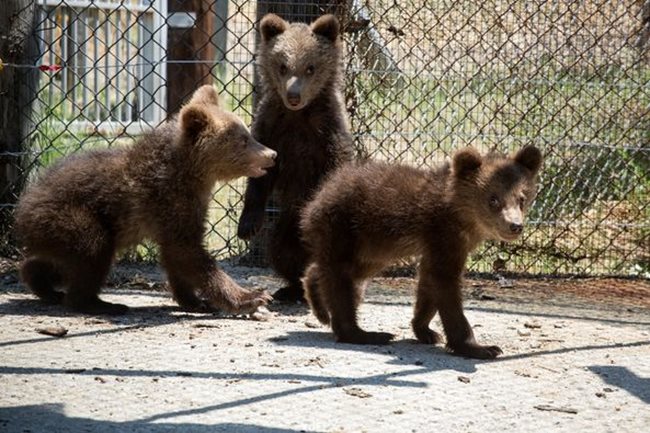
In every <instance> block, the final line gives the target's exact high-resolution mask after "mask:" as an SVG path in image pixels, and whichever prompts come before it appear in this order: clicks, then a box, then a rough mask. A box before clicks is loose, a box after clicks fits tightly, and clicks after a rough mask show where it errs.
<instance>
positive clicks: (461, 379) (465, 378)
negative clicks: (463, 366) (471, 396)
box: [458, 376, 470, 383]
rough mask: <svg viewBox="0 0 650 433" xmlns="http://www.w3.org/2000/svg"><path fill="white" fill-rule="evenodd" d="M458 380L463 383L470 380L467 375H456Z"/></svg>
mask: <svg viewBox="0 0 650 433" xmlns="http://www.w3.org/2000/svg"><path fill="white" fill-rule="evenodd" d="M458 381H459V382H463V383H469V382H470V380H469V377H467V376H458Z"/></svg>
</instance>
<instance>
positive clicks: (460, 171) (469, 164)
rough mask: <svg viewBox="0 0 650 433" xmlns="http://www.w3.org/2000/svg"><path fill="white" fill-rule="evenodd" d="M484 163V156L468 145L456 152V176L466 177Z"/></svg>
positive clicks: (453, 162) (454, 169)
mask: <svg viewBox="0 0 650 433" xmlns="http://www.w3.org/2000/svg"><path fill="white" fill-rule="evenodd" d="M481 164H483V158H482V157H481V154H480V153H478V151H477V150H476V149H474V148H473V147H466V148H465V149H461V150H459V151H458V152H456V153H455V154H454V158H453V161H452V165H451V166H452V170H453V172H454V175H455V176H456V177H466V176H469V175H471V174H473V173H475V172H476V171H477V170H478V169H479V168H480V167H481Z"/></svg>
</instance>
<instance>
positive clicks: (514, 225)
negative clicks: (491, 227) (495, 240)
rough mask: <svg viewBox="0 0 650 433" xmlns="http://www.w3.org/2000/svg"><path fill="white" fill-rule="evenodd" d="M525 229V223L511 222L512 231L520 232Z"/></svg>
mask: <svg viewBox="0 0 650 433" xmlns="http://www.w3.org/2000/svg"><path fill="white" fill-rule="evenodd" d="M523 230H524V226H523V224H517V223H512V224H510V231H511V232H513V233H515V234H519V233H521V232H522V231H523Z"/></svg>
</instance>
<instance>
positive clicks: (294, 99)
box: [287, 92, 300, 106]
mask: <svg viewBox="0 0 650 433" xmlns="http://www.w3.org/2000/svg"><path fill="white" fill-rule="evenodd" d="M287 101H288V102H289V104H291V105H292V106H296V105H299V104H300V93H298V92H287Z"/></svg>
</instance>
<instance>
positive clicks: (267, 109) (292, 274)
mask: <svg viewBox="0 0 650 433" xmlns="http://www.w3.org/2000/svg"><path fill="white" fill-rule="evenodd" d="M260 33H261V43H260V47H259V50H258V53H257V56H258V66H259V72H260V84H261V98H260V101H259V104H258V106H257V110H256V113H255V119H254V122H253V125H252V127H251V132H252V134H253V136H254V137H255V139H257V140H259V141H261V142H262V143H264V144H265V145H267V146H269V147H270V148H271V149H274V150H276V151H277V152H278V159H277V163H276V165H275V167H273V168H272V169H270V170H269V172H268V174H267V175H266V176H262V177H259V178H254V179H249V181H248V184H247V188H246V193H245V198H244V209H243V212H242V214H241V217H240V220H239V227H238V231H237V234H238V236H239V237H240V238H242V239H250V238H251V237H253V236H254V235H255V234H256V233H257V232H259V230H260V228H261V227H262V225H263V222H264V215H265V208H266V204H267V201H268V199H269V197H271V195H273V197H274V200H275V202H276V203H277V204H278V207H279V215H278V219H277V220H276V221H275V222H274V225H273V228H272V229H271V234H270V237H269V240H268V245H267V256H268V259H269V261H270V263H271V265H272V267H273V268H274V270H275V271H276V272H277V273H278V274H279V275H280V276H281V277H283V278H284V279H285V281H286V282H287V286H285V287H283V288H282V289H280V290H278V291H277V292H276V293H275V294H274V295H273V297H274V299H276V300H298V299H302V298H303V290H302V284H301V282H300V279H301V277H302V274H303V273H304V270H305V267H306V265H307V253H306V251H305V248H304V245H303V244H302V242H301V240H300V235H299V233H300V232H299V221H300V210H301V209H302V207H303V206H304V204H305V202H306V201H307V200H308V199H309V198H310V196H311V195H312V194H313V193H314V192H315V190H316V189H317V187H318V186H319V185H320V183H321V181H322V180H323V178H324V177H325V175H326V174H327V173H329V172H330V171H331V170H333V169H335V168H336V167H339V166H340V165H341V164H342V163H343V162H345V161H350V160H352V157H353V139H352V135H351V134H350V130H349V126H348V122H347V115H346V112H345V105H344V102H343V92H342V74H341V69H342V68H341V56H342V53H341V43H340V41H339V23H338V21H337V20H336V18H335V17H334V16H333V15H323V16H322V17H320V18H318V19H317V20H316V21H314V22H313V23H312V24H311V25H307V24H302V23H288V22H286V21H284V20H283V19H282V18H280V17H279V16H277V15H274V14H267V15H265V16H264V18H263V19H262V20H261V22H260Z"/></svg>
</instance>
